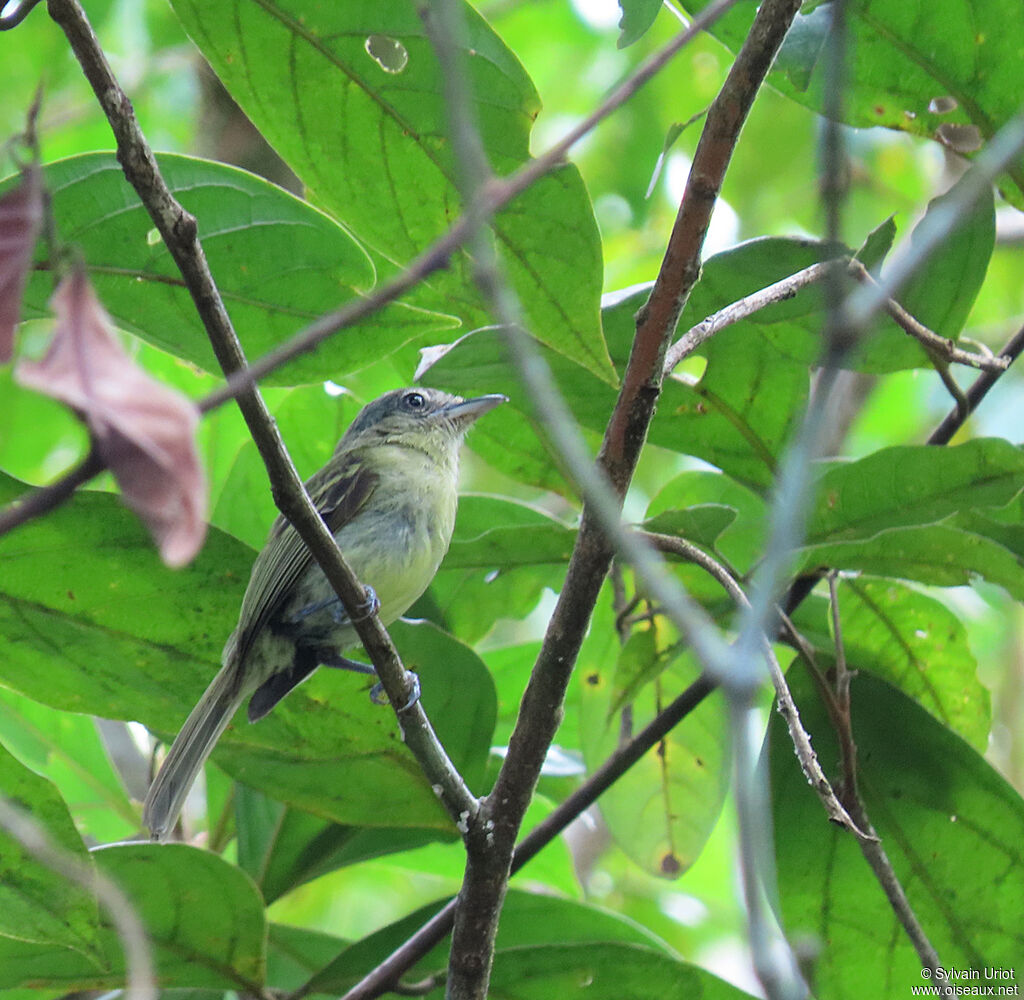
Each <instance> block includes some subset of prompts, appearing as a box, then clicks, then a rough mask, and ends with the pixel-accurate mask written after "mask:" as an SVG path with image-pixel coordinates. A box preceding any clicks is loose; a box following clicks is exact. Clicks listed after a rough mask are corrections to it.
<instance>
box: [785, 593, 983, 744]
mask: <svg viewBox="0 0 1024 1000" xmlns="http://www.w3.org/2000/svg"><path fill="white" fill-rule="evenodd" d="M838 595H839V610H840V614H841V622H840V624H841V627H842V638H843V650H844V652H845V654H846V660H847V664H848V666H849V668H850V669H851V670H858V671H870V672H871V673H873V674H875V675H877V676H879V677H881V678H883V679H885V680H887V681H888V682H889V683H890V684H893V685H895V686H896V687H898V688H899V689H900V690H901V691H902V692H903V693H904V694H906V695H908V696H909V697H911V698H913V699H914V700H915V701H916V702H917V703H918V704H919V705H921V706H922V707H923V708H925V709H927V710H928V711H929V712H930V713H931V714H932V715H933V716H934V717H935V718H936V719H938V720H939V721H940V722H942V723H944V724H945V725H947V726H949V728H950V729H952V730H953V731H954V732H957V733H959V734H960V736H962V737H963V738H964V739H965V740H966V741H967V742H968V743H970V744H971V745H972V746H973V747H974V749H975V750H977V751H979V752H982V751H984V750H985V748H986V747H987V746H988V740H989V730H990V728H991V723H992V713H991V709H990V705H989V693H988V689H987V688H985V687H984V685H982V683H981V682H980V681H979V680H978V676H977V662H976V661H975V658H974V654H973V653H972V652H971V648H970V646H969V644H968V641H967V630H966V628H964V625H963V623H962V622H961V621H960V619H959V618H957V616H956V615H955V614H953V612H952V611H950V610H949V608H947V607H946V606H945V605H944V604H942V603H941V602H939V601H937V600H935V598H933V597H929V596H928V595H927V594H922V593H920V592H919V591H916V590H911V589H910V588H909V587H906V586H903V585H902V584H899V583H897V582H896V581H895V580H879V579H873V578H871V577H867V576H864V577H856V578H854V579H844V580H842V581H841V582H840V584H839V589H838ZM796 624H797V627H798V628H799V629H800V631H801V633H802V634H803V635H804V637H805V638H807V639H808V640H809V641H811V642H812V643H813V644H814V645H816V646H817V647H818V651H819V655H821V656H824V658H825V660H826V661H830V660H831V659H832V657H833V656H834V653H835V640H834V637H833V636H832V635H831V634H830V633H829V629H830V628H831V612H830V609H828V608H827V607H817V608H816V609H815V613H814V614H813V615H809V614H807V613H806V612H805V608H804V606H801V609H800V611H799V612H798V613H797V619H796ZM808 626H809V627H808Z"/></svg>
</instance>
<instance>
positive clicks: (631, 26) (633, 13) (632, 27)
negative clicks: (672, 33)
mask: <svg viewBox="0 0 1024 1000" xmlns="http://www.w3.org/2000/svg"><path fill="white" fill-rule="evenodd" d="M619 9H620V10H621V11H622V17H620V18H619V40H618V42H617V43H616V44H617V45H618V47H619V48H620V49H624V48H626V47H628V46H630V45H632V44H633V43H634V42H636V41H639V40H640V39H641V38H643V36H644V35H646V34H647V29H648V28H650V26H651V25H652V24H654V19H655V18H656V17H657V16H658V11H660V10H661V0H619Z"/></svg>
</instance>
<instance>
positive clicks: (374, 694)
mask: <svg viewBox="0 0 1024 1000" xmlns="http://www.w3.org/2000/svg"><path fill="white" fill-rule="evenodd" d="M408 673H409V676H410V677H411V678H412V692H411V693H410V695H409V697H408V699H407V700H406V703H405V704H404V705H403V706H402V707H401V708H400V709H399V710H398V711H399V712H404V711H406V709H410V708H412V706H413V705H415V704H416V702H418V701H419V700H420V679H419V676H418V675H417V674H415V673H413V672H412V671H411V670H410V671H409V672H408ZM370 701H372V702H373V703H374V704H375V705H387V704H388V696H387V695H386V694H385V693H384V685H383V684H381V682H380V681H377V683H376V684H374V685H373V687H372V688H370Z"/></svg>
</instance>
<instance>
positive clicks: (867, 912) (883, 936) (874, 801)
mask: <svg viewBox="0 0 1024 1000" xmlns="http://www.w3.org/2000/svg"><path fill="white" fill-rule="evenodd" d="M789 678H790V685H791V687H792V689H793V693H794V695H795V696H796V699H797V702H798V704H799V706H800V714H801V717H802V718H803V721H804V724H805V725H806V727H807V729H808V731H809V732H810V733H811V736H812V738H813V740H814V748H815V750H816V752H817V754H818V757H819V759H820V760H821V763H822V765H823V767H824V769H825V773H826V774H828V775H831V776H832V777H833V779H835V778H837V777H838V776H837V774H836V753H837V751H836V746H835V740H834V736H833V734H832V729H831V725H830V723H829V721H828V718H827V715H826V713H825V711H824V709H823V708H822V706H821V704H820V702H819V701H818V698H817V696H816V694H815V693H814V690H813V686H812V684H811V682H810V681H809V680H808V679H807V676H806V674H805V672H804V671H803V670H791V671H790V672H789ZM852 696H853V704H852V713H853V735H854V739H855V741H856V744H857V749H858V760H859V785H860V790H861V794H862V797H863V799H864V802H865V806H866V808H867V812H868V814H869V816H870V817H871V821H872V823H873V825H874V827H875V829H876V830H877V832H878V834H879V836H880V837H881V841H882V846H883V847H884V849H885V851H886V854H887V855H888V857H889V860H890V861H891V862H892V865H893V868H894V870H895V872H896V876H897V877H898V878H899V880H900V882H901V883H902V885H903V888H904V890H905V892H906V895H907V899H908V901H909V903H910V906H911V907H912V909H913V910H914V912H915V914H916V915H917V918H918V920H919V921H920V923H921V926H922V929H923V930H924V933H925V934H926V935H927V936H928V938H929V940H930V942H931V944H932V945H933V946H934V948H935V949H936V951H937V952H938V954H939V956H940V959H941V962H942V965H943V967H944V968H951V967H953V968H957V969H964V970H966V969H969V968H974V969H978V970H979V975H980V970H982V969H985V968H990V969H991V968H1002V969H1007V970H1013V971H1015V978H1016V979H1017V980H1019V979H1020V978H1021V976H1022V975H1024V963H1022V961H1021V955H1022V949H1021V944H1022V937H1021V932H1020V928H1021V926H1022V925H1024V851H1022V847H1021V845H1022V844H1024V801H1022V800H1021V798H1020V796H1019V795H1018V794H1017V793H1016V792H1015V791H1014V790H1013V789H1012V788H1011V787H1010V786H1009V785H1008V784H1007V783H1006V782H1005V781H1004V780H1003V779H1002V778H1001V777H999V775H998V774H996V772H995V771H994V770H993V769H992V768H991V767H990V766H989V765H988V764H987V763H985V761H984V760H983V759H982V758H981V756H979V755H978V754H977V753H976V752H975V751H974V750H972V749H971V748H970V747H969V746H968V745H967V744H966V743H964V742H963V740H961V739H960V738H959V737H958V736H956V735H954V734H953V733H952V732H950V731H949V730H948V729H947V728H946V727H945V726H943V725H941V724H940V723H938V722H937V721H935V719H933V718H932V717H931V716H930V715H929V714H928V713H927V712H925V710H924V709H922V708H921V707H920V706H918V705H917V704H916V703H915V702H913V701H912V700H910V699H909V698H907V697H906V696H905V695H904V694H902V693H901V692H900V691H898V690H897V689H895V688H893V687H891V686H890V685H888V684H886V683H885V682H884V681H882V680H879V679H877V678H875V677H872V676H871V675H870V674H861V675H858V676H857V677H855V678H854V679H853V684H852ZM769 753H770V759H771V795H772V804H773V810H774V826H775V849H776V854H777V858H778V871H779V897H780V902H781V910H782V918H783V921H784V926H785V928H786V930H787V933H788V934H789V935H790V937H791V938H792V937H794V936H796V937H799V936H801V935H807V934H810V935H813V937H814V939H815V940H817V941H818V942H820V944H821V952H820V953H819V954H818V957H817V960H816V962H815V965H814V970H815V993H816V995H818V996H828V997H834V998H836V1000H842V998H847V997H849V998H853V997H863V996H892V995H894V992H895V991H898V990H900V989H903V987H904V986H905V985H907V984H912V983H920V982H922V978H921V967H920V960H919V959H918V957H917V954H916V952H915V950H914V948H913V947H912V945H911V944H910V942H909V941H908V939H907V937H906V935H905V934H904V932H903V930H902V928H901V926H900V924H899V922H898V920H897V918H896V916H895V915H894V914H893V911H892V909H891V908H890V906H889V904H888V902H887V900H886V897H885V895H884V893H883V891H882V889H881V888H880V887H879V885H878V882H877V881H876V880H875V878H874V876H873V875H872V873H871V870H870V869H869V868H868V866H867V863H866V862H865V860H864V858H863V856H862V855H861V852H860V849H859V848H858V846H857V843H856V841H855V840H854V839H853V837H852V836H851V835H850V834H848V833H846V832H845V831H844V830H840V829H838V828H837V827H836V826H834V825H833V824H831V823H829V822H828V819H827V817H826V816H825V814H824V812H823V810H822V808H821V804H820V802H819V801H818V799H817V797H816V796H815V795H814V793H813V792H812V791H811V790H810V789H809V788H808V786H807V781H806V779H805V778H804V776H803V774H802V773H801V771H800V768H799V766H798V764H797V761H796V759H795V758H794V756H793V747H792V743H791V741H790V739H789V736H788V734H787V733H786V731H785V724H784V723H783V722H782V720H781V719H780V718H779V717H778V716H777V715H775V714H774V713H773V717H772V721H771V723H770V727H769Z"/></svg>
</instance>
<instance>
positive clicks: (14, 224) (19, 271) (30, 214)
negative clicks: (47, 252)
mask: <svg viewBox="0 0 1024 1000" xmlns="http://www.w3.org/2000/svg"><path fill="white" fill-rule="evenodd" d="M42 221H43V184H42V179H41V177H40V175H39V167H37V166H36V165H35V164H32V165H31V166H28V167H26V168H25V169H24V170H23V171H22V175H21V183H20V184H19V185H18V186H17V187H16V188H14V189H13V190H12V191H8V192H7V194H5V195H4V196H3V197H2V198H0V364H4V363H5V362H7V361H10V360H11V356H12V355H13V353H14V328H15V327H16V326H17V325H18V319H19V317H20V315H21V296H22V294H23V293H24V291H25V279H26V278H27V277H28V271H29V265H30V264H31V263H32V251H33V250H34V249H35V245H36V236H38V234H39V227H40V226H41V225H42Z"/></svg>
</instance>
